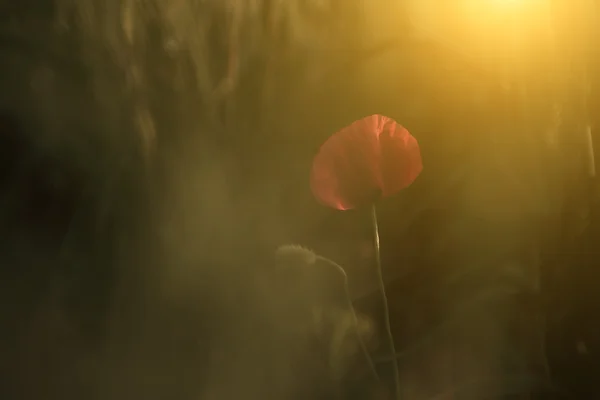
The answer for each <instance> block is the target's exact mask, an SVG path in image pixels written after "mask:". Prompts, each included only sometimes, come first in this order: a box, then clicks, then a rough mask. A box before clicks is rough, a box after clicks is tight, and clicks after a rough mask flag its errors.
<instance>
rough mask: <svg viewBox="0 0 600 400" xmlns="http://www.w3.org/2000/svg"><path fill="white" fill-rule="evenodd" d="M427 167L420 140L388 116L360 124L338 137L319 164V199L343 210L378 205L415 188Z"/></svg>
mask: <svg viewBox="0 0 600 400" xmlns="http://www.w3.org/2000/svg"><path fill="white" fill-rule="evenodd" d="M422 169H423V164H422V161H421V152H420V150H419V144H418V143H417V140H416V139H415V138H414V137H413V136H412V135H411V134H410V133H409V132H408V130H406V129H405V128H404V127H403V126H401V125H400V124H398V123H397V122H396V121H394V120H393V119H391V118H388V117H385V116H383V115H371V116H369V117H366V118H363V119H360V120H358V121H355V122H354V123H352V124H351V125H349V126H347V127H345V128H343V129H342V130H340V131H338V132H337V133H335V134H333V135H332V136H331V137H330V138H329V139H328V140H327V141H326V142H325V143H324V144H323V146H321V149H320V150H319V153H318V154H317V156H316V157H315V159H314V161H313V166H312V171H311V177H310V185H311V190H312V192H313V194H314V196H315V197H316V198H317V200H318V201H319V202H321V203H323V204H324V205H327V206H329V207H332V208H335V209H337V210H349V209H353V208H357V207H361V206H364V205H368V204H372V203H373V202H375V201H377V200H378V199H379V198H381V197H387V196H391V195H393V194H395V193H397V192H399V191H400V190H402V189H404V188H406V187H407V186H409V185H410V184H411V183H412V182H413V181H414V180H415V179H416V178H417V176H418V175H419V174H420V173H421V170H422Z"/></svg>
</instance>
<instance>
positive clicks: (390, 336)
mask: <svg viewBox="0 0 600 400" xmlns="http://www.w3.org/2000/svg"><path fill="white" fill-rule="evenodd" d="M371 219H372V223H373V239H374V245H375V264H376V265H375V266H376V268H375V269H376V270H377V280H378V284H379V291H380V293H381V300H382V303H383V319H384V324H385V330H386V334H387V337H388V342H389V346H390V352H391V355H392V357H393V359H394V362H393V363H392V366H393V369H394V384H395V389H396V399H397V400H400V398H401V393H402V391H401V388H400V368H399V367H398V359H397V358H396V345H395V344H394V334H393V332H392V324H391V322H390V308H389V305H388V299H387V294H386V292H385V281H384V280H383V270H382V268H381V249H380V244H379V224H378V222H377V209H376V207H375V205H373V207H372V208H371Z"/></svg>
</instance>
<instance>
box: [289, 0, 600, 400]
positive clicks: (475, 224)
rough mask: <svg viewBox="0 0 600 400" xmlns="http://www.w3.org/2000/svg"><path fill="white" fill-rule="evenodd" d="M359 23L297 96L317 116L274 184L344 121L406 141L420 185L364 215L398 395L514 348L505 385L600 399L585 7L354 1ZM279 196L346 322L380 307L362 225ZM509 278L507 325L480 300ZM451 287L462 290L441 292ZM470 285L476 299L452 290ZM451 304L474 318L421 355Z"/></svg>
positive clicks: (592, 111)
mask: <svg viewBox="0 0 600 400" xmlns="http://www.w3.org/2000/svg"><path fill="white" fill-rule="evenodd" d="M362 10H363V11H364V14H363V15H362V17H363V18H364V20H362V23H363V24H364V25H361V26H362V27H363V29H364V33H363V35H359V34H357V33H356V32H355V31H353V32H350V34H355V35H357V37H360V38H361V40H363V41H361V43H362V45H363V46H364V48H365V49H366V50H365V51H364V52H363V53H359V52H354V53H350V52H348V51H344V49H340V50H339V51H338V52H332V53H329V54H328V56H329V57H335V61H334V62H333V63H332V64H333V65H335V64H336V63H339V65H340V66H339V67H338V68H336V67H332V70H333V71H332V72H331V73H330V74H329V75H327V73H323V74H324V75H327V78H328V79H323V80H322V81H320V82H322V83H321V84H320V85H311V86H308V87H309V89H310V90H308V91H306V92H305V93H303V92H302V90H299V91H298V92H297V93H299V94H298V95H297V97H296V100H297V101H298V104H300V103H302V101H306V99H307V98H319V104H326V105H327V106H326V107H321V108H320V110H322V114H319V113H318V110H317V111H315V109H313V108H310V107H305V110H307V111H306V113H307V115H306V118H304V119H303V121H304V123H303V124H301V128H300V129H302V131H303V132H311V134H310V135H308V137H307V135H306V134H300V133H299V134H297V135H295V134H293V133H292V134H290V135H289V136H287V135H286V143H285V144H282V146H283V147H286V146H289V147H288V148H289V149H290V150H288V152H285V154H286V155H285V157H293V156H292V155H297V156H298V157H299V158H298V159H297V160H296V161H291V159H290V158H288V160H290V161H289V164H290V165H291V166H296V167H297V175H295V176H296V179H297V180H295V181H294V178H290V176H294V175H293V173H292V174H290V175H288V177H287V178H286V179H289V180H290V183H291V184H290V185H289V187H290V188H293V187H296V188H297V187H303V185H305V186H304V187H306V179H307V178H306V171H307V170H308V169H309V165H310V157H307V155H309V154H314V153H315V152H316V149H317V148H318V146H319V145H320V143H321V142H322V141H323V140H325V139H326V138H327V137H328V136H329V135H330V134H331V133H333V132H334V131H336V130H337V129H340V128H341V127H343V126H345V125H347V124H349V123H351V122H352V121H353V120H355V119H358V118H361V117H363V116H366V115H369V114H371V113H381V114H384V115H387V116H390V117H392V118H394V119H396V120H397V121H398V122H399V123H401V124H402V125H404V126H405V127H407V128H408V129H409V131H410V132H411V133H412V134H413V135H414V136H416V137H417V139H418V140H419V143H420V145H421V149H422V154H423V160H424V166H425V167H424V171H423V173H422V175H421V177H420V178H419V179H418V180H417V182H415V183H414V184H413V185H412V186H411V187H410V188H409V189H407V190H405V191H404V192H403V193H401V194H400V195H399V196H396V197H395V198H391V199H386V200H384V201H383V202H382V203H381V204H379V208H380V219H381V230H382V233H381V235H382V239H381V240H382V257H383V260H384V263H383V265H384V276H385V279H386V281H387V284H388V285H389V293H388V296H389V301H390V307H391V310H392V311H391V315H392V324H393V326H394V331H395V332H396V336H397V337H396V340H397V348H400V349H408V352H407V354H405V355H404V356H403V358H402V359H401V360H402V362H401V365H402V368H403V370H404V377H405V378H404V379H405V382H409V381H410V383H407V385H406V386H409V387H412V386H414V387H412V389H411V388H409V389H407V390H408V392H410V393H412V395H413V396H417V397H416V398H425V397H419V395H420V396H426V394H431V393H428V388H433V387H442V386H444V383H443V382H444V381H447V383H448V382H449V381H448V380H452V379H455V380H456V379H459V378H457V375H461V374H462V376H470V377H474V376H476V375H477V374H478V373H480V370H481V368H482V365H481V363H480V362H476V361H475V360H476V359H478V360H481V358H485V357H486V355H487V357H489V358H490V360H492V359H494V360H497V359H499V358H498V352H499V353H502V354H504V353H506V352H510V351H517V352H521V354H525V353H527V354H528V355H527V356H523V357H524V359H527V360H521V363H522V364H523V365H520V366H519V367H517V366H516V364H515V362H514V360H513V361H506V362H505V363H504V364H503V366H502V367H501V369H502V368H503V369H504V371H505V372H506V371H507V370H512V371H517V370H519V368H521V369H522V370H528V371H530V372H531V371H535V372H532V373H533V374H534V375H535V374H538V373H539V374H540V375H539V376H546V374H547V375H548V376H551V381H552V382H554V384H556V385H557V386H558V387H560V388H561V390H562V391H564V392H568V393H570V394H571V396H572V398H578V399H579V398H581V399H584V398H585V399H588V398H600V389H599V388H598V387H597V385H596V383H595V377H596V376H598V374H599V373H600V353H597V351H598V350H596V349H598V348H599V347H598V346H600V330H599V329H600V322H598V317H597V316H598V315H599V311H600V309H599V307H600V296H599V295H598V294H597V293H598V290H597V288H598V282H599V278H598V273H597V272H596V269H595V268H596V266H597V265H598V262H599V261H600V260H599V259H598V256H599V255H598V253H597V251H596V250H595V249H596V246H595V245H594V243H595V242H596V241H597V240H598V237H597V236H596V235H597V233H596V232H597V229H598V224H599V223H600V221H597V210H598V182H597V177H596V166H595V160H594V154H595V150H596V149H597V147H598V144H597V143H598V140H600V138H599V137H598V133H597V128H596V127H597V126H598V125H597V118H598V117H597V112H596V110H597V105H598V92H597V87H598V79H599V78H600V70H599V69H598V68H597V60H598V52H597V49H598V46H599V44H600V42H599V39H598V38H599V36H598V24H597V19H596V18H597V17H598V9H597V4H596V2H594V1H580V0H574V1H551V0H549V1H543V0H513V1H511V0H504V1H502V0H478V1H475V0H456V1H451V2H450V1H449V2H443V1H435V0H407V1H380V2H374V1H373V2H370V1H365V2H364V3H363V8H362ZM325 82H326V83H325ZM348 82H352V84H350V85H349V84H348ZM303 96H306V98H305V97H303ZM300 99H301V100H300ZM315 108H317V109H318V107H315ZM315 112H316V114H315ZM307 121H315V125H314V126H311V125H310V122H307ZM324 121H326V122H324ZM286 129H288V130H292V131H293V130H294V129H295V127H294V124H293V123H292V124H291V125H286ZM319 132H320V133H319ZM290 137H291V138H298V139H297V141H293V139H292V140H290ZM300 149H305V150H304V151H301V150H300ZM301 154H303V155H301ZM292 168H293V167H290V170H291V169H292ZM290 190H293V189H290ZM282 198H284V199H285V200H284V201H286V203H285V204H286V207H289V208H290V209H297V210H303V211H302V212H298V216H299V219H301V220H302V222H301V223H300V222H298V224H297V225H294V226H303V227H304V228H303V229H300V230H298V229H296V230H294V232H293V233H290V237H289V239H290V240H292V241H297V242H299V243H303V244H307V245H309V246H312V247H313V248H314V249H315V250H317V251H318V252H320V253H322V254H324V255H327V256H328V257H331V258H332V259H334V260H336V261H339V262H340V263H341V264H342V265H344V266H345V267H347V268H348V270H349V275H350V279H351V283H352V289H353V293H354V294H355V296H356V298H357V299H358V300H357V301H358V303H357V304H359V308H361V310H362V311H364V312H368V313H370V314H372V313H373V312H374V310H380V299H379V297H378V294H377V292H376V282H375V274H374V272H373V247H372V239H371V238H372V236H371V230H370V229H371V228H370V222H369V215H368V210H359V211H348V212H343V213H340V212H334V211H328V210H326V209H324V208H319V206H317V205H315V204H314V203H315V202H314V200H312V199H311V198H310V195H309V194H308V193H304V194H302V193H300V194H299V193H297V192H288V193H286V194H284V195H283V197H282ZM311 207H312V208H314V213H313V212H312V211H311V212H306V210H308V209H311ZM307 215H314V217H313V218H310V217H307ZM310 221H312V222H310ZM515 270H516V271H520V272H517V273H521V274H522V276H521V277H520V279H522V282H525V286H527V290H524V291H523V292H522V293H520V294H519V295H518V296H516V297H515V296H513V298H512V299H509V298H510V297H511V296H507V297H506V298H505V301H508V302H513V304H512V305H511V306H509V308H510V307H512V308H511V309H512V310H513V313H514V314H518V318H517V320H518V321H515V320H513V321H510V322H509V321H508V320H507V319H505V320H504V321H503V322H497V320H498V319H502V318H503V317H501V316H500V315H501V314H502V311H501V310H502V306H499V305H498V304H497V303H494V301H488V300H481V299H480V298H479V297H478V296H480V295H481V296H484V297H485V296H486V295H485V292H486V291H488V290H490V291H493V290H494V288H497V287H498V285H501V283H499V282H502V276H504V275H509V274H511V273H514V271H515ZM457 271H458V272H457ZM511 271H512V272H511ZM457 275H458V276H460V278H456V276H457ZM486 275H487V276H488V277H489V276H494V277H495V278H491V279H486V278H485V276H486ZM452 277H454V278H452ZM452 279H454V281H453V282H456V281H457V279H458V281H461V280H462V282H463V283H462V284H459V285H458V286H457V287H462V288H463V289H457V288H456V287H455V288H451V285H449V284H448V282H449V281H452ZM466 282H470V283H466ZM477 282H478V283H477ZM461 285H467V286H461ZM469 285H475V286H476V287H478V289H475V290H471V291H470V292H469V291H468V290H466V291H465V289H464V288H465V287H469ZM467 292H468V293H470V294H468V295H465V296H466V297H467V299H463V300H465V302H466V303H469V302H471V303H472V302H475V303H477V302H481V304H483V303H485V302H486V301H488V303H487V305H486V306H482V307H481V309H480V310H479V311H473V313H472V314H468V317H467V316H466V315H467V314H465V316H464V318H465V319H464V320H462V322H460V323H459V325H460V328H456V327H454V328H448V329H449V330H446V331H443V332H445V333H440V334H439V335H438V337H437V338H436V339H431V340H430V341H429V342H428V344H427V345H426V346H423V345H422V341H420V340H421V339H419V340H417V338H422V337H423V335H424V333H425V332H431V331H432V329H433V327H437V326H438V325H439V324H440V323H441V321H445V320H447V319H448V315H451V314H452V311H451V309H452V307H454V306H455V305H456V304H457V303H459V302H460V301H459V298H461V296H463V295H464V293H467ZM478 299H479V300H478ZM494 304H495V305H494ZM450 305H454V306H450ZM456 307H459V306H456ZM495 307H498V308H495ZM458 313H459V314H460V312H458ZM490 314H497V316H498V318H496V319H494V317H490ZM507 318H508V317H507ZM509 319H510V318H509ZM482 321H488V327H489V331H486V330H485V329H484V331H485V332H487V333H485V332H483V331H481V328H478V327H479V326H480V324H481V323H482ZM494 321H495V322H494ZM484 325H485V323H484ZM509 326H510V327H509ZM475 331H478V332H477V333H476V334H475V333H473V332H475ZM498 331H503V332H505V333H504V334H501V335H500V336H502V335H504V338H499V337H497V336H498V335H497V334H496V332H498ZM509 331H510V332H511V333H507V332H509ZM476 337H479V339H477V338H476ZM481 337H485V339H481ZM507 338H508V339H507ZM478 340H479V342H477V341H478ZM507 342H510V343H509V344H507ZM415 343H417V344H415ZM418 343H421V349H420V350H410V349H411V348H412V346H417V347H418ZM423 347H425V348H426V349H423ZM449 349H450V350H449ZM451 349H454V350H451ZM461 349H462V350H461ZM466 349H469V350H466ZM515 349H516V350H515ZM518 349H520V350H518ZM469 352H470V353H469ZM449 353H458V354H460V355H457V354H449ZM469 354H470V355H469ZM469 358H471V361H469ZM517 364H518V362H517ZM525 364H526V365H525ZM511 365H512V366H511ZM483 368H484V369H485V367H483ZM458 371H461V372H458ZM449 376H453V377H454V378H450V377H449ZM459 380H460V379H459ZM415 382H417V383H415ZM448 384H449V383H448ZM507 385H508V384H507ZM411 390H412V392H411ZM432 391H435V390H434V389H432ZM408 396H409V397H408V398H412V397H410V394H408ZM459 398H461V397H459ZM466 398H471V397H466ZM472 398H483V397H478V395H473V397H472ZM532 398H537V397H532ZM540 398H546V397H540ZM548 398H552V397H548Z"/></svg>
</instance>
